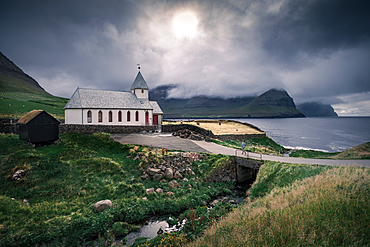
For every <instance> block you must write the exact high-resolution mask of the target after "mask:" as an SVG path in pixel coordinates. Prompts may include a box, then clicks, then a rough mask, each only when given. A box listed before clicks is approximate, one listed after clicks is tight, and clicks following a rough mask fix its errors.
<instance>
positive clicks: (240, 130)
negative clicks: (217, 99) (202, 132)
mask: <svg viewBox="0 0 370 247" xmlns="http://www.w3.org/2000/svg"><path fill="white" fill-rule="evenodd" d="M181 123H183V124H190V125H196V126H199V127H201V128H203V129H206V130H211V131H212V133H213V134H215V135H246V134H264V133H265V132H263V131H259V130H257V129H254V128H252V127H249V126H247V125H244V124H242V123H239V122H235V121H229V120H194V121H189V122H188V121H182V122H181V121H176V122H175V121H174V122H172V121H163V124H164V125H166V124H181Z"/></svg>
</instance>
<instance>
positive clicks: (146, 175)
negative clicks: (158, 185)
mask: <svg viewBox="0 0 370 247" xmlns="http://www.w3.org/2000/svg"><path fill="white" fill-rule="evenodd" d="M141 178H142V179H147V178H149V175H148V174H146V172H144V173H143V175H141Z"/></svg>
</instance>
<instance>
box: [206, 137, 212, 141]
mask: <svg viewBox="0 0 370 247" xmlns="http://www.w3.org/2000/svg"><path fill="white" fill-rule="evenodd" d="M204 140H205V141H206V142H212V139H211V138H210V137H209V136H207V137H206V138H205V139H204Z"/></svg>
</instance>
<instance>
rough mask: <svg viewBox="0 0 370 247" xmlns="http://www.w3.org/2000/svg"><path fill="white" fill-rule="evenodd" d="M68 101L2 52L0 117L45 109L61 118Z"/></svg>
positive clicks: (0, 54) (0, 65)
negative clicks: (53, 93) (43, 85)
mask: <svg viewBox="0 0 370 247" xmlns="http://www.w3.org/2000/svg"><path fill="white" fill-rule="evenodd" d="M67 101H68V99H65V98H61V97H55V96H53V95H51V94H49V93H48V92H46V91H45V90H44V89H43V88H42V87H41V86H40V85H39V84H38V82H37V81H36V80H35V79H33V78H32V77H30V76H29V75H27V74H26V73H24V72H23V71H22V70H21V69H20V68H19V67H18V66H17V65H15V64H14V63H13V62H12V61H11V60H9V59H8V58H7V57H6V56H5V55H4V54H2V53H1V52H0V117H6V118H19V117H22V116H23V115H24V114H26V113H27V112H30V111H32V110H44V111H47V112H48V113H50V114H53V115H54V116H55V117H57V118H59V119H60V118H64V110H63V107H64V106H65V104H66V103H67Z"/></svg>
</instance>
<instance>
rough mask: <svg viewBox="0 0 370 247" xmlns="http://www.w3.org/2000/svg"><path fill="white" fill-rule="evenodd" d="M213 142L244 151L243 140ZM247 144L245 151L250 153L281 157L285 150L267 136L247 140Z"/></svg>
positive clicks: (214, 140)
mask: <svg viewBox="0 0 370 247" xmlns="http://www.w3.org/2000/svg"><path fill="white" fill-rule="evenodd" d="M212 142H214V143H217V144H219V145H223V146H226V147H231V148H235V149H239V150H242V148H241V146H242V140H232V141H220V140H216V139H213V140H212ZM245 144H246V146H245V149H244V150H245V151H248V152H256V153H262V154H274V155H280V154H281V153H283V151H284V150H285V149H284V147H283V146H280V145H279V144H277V143H276V142H274V141H273V140H272V139H271V138H269V137H267V136H266V137H261V138H253V139H245Z"/></svg>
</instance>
